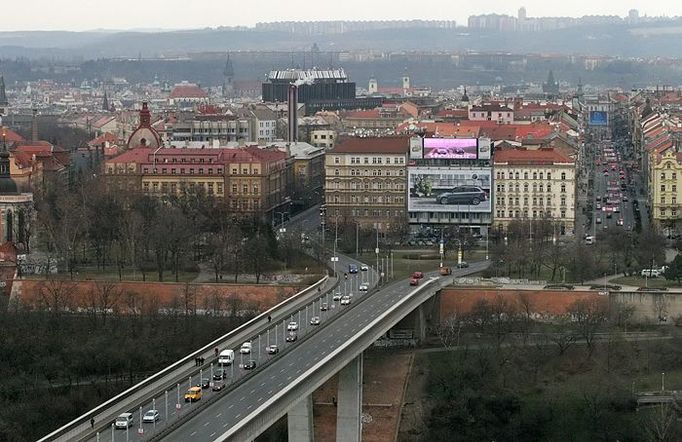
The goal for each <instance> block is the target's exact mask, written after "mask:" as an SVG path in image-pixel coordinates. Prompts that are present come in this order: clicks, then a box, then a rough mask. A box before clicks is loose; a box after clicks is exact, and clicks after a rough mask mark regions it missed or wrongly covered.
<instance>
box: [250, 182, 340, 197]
mask: <svg viewBox="0 0 682 442" xmlns="http://www.w3.org/2000/svg"><path fill="white" fill-rule="evenodd" d="M337 184H338V183H337ZM253 194H254V195H258V184H254V185H253Z"/></svg>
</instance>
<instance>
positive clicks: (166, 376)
mask: <svg viewBox="0 0 682 442" xmlns="http://www.w3.org/2000/svg"><path fill="white" fill-rule="evenodd" d="M328 280H329V276H324V277H323V278H322V279H320V280H319V281H317V282H316V283H315V284H313V285H311V286H310V287H307V288H305V289H303V290H301V291H300V292H298V293H297V294H295V295H293V296H291V297H289V298H287V299H285V300H284V301H282V302H280V303H279V304H277V305H275V306H274V307H272V308H271V309H269V310H267V311H265V312H263V313H261V314H260V315H258V316H256V317H255V318H253V319H251V320H250V321H248V322H246V323H245V324H242V325H241V326H239V327H237V328H236V329H234V330H232V331H231V332H229V333H227V334H225V335H223V336H221V337H220V338H218V339H216V340H214V341H213V342H211V343H209V344H207V345H205V346H204V347H202V348H200V349H199V350H197V351H194V352H192V353H191V354H189V355H187V356H185V357H184V358H182V359H180V360H179V361H177V362H175V363H173V364H171V365H170V366H168V367H166V368H164V369H163V370H161V371H159V372H158V373H156V374H155V375H153V376H151V377H149V378H147V379H145V380H144V381H142V382H140V383H138V384H136V385H134V386H132V387H130V388H129V389H127V390H125V391H124V392H122V393H119V394H118V395H116V396H114V397H113V398H111V399H109V400H108V401H106V402H104V403H102V404H100V405H99V406H97V407H96V408H94V409H92V410H90V411H89V412H87V413H85V414H83V415H81V416H80V417H78V418H76V419H74V420H73V421H71V422H69V423H67V424H66V425H64V426H62V427H60V428H58V429H57V430H55V431H53V432H52V433H50V434H48V435H46V436H44V437H42V438H41V439H39V440H38V442H47V441H62V440H63V441H67V440H74V439H76V440H78V439H80V438H82V437H83V436H85V435H86V434H89V433H91V432H92V431H93V429H92V428H91V425H90V419H91V418H94V419H95V421H96V422H97V423H98V424H101V423H102V422H110V421H113V419H115V418H116V416H118V415H119V414H120V413H123V412H126V411H129V410H132V409H136V408H137V407H139V406H140V405H141V404H142V403H144V402H145V401H146V399H147V398H148V397H149V395H150V394H152V393H153V392H155V391H162V390H163V388H164V387H165V386H167V385H175V381H176V380H177V379H179V378H182V377H184V373H185V372H187V371H192V370H195V369H196V365H195V362H194V359H195V358H197V357H208V358H211V357H214V348H216V347H225V346H228V345H229V346H232V345H234V343H239V342H242V341H243V340H245V339H246V338H248V337H251V336H252V335H254V334H257V333H258V329H259V326H260V327H267V326H268V324H269V322H268V319H267V318H268V316H270V317H271V319H272V320H273V321H277V320H281V319H283V318H284V317H286V316H288V314H290V312H291V311H292V310H294V311H295V310H296V309H297V308H298V307H299V306H300V305H301V304H304V303H305V302H307V301H308V299H307V297H306V295H309V294H313V295H316V294H317V288H318V287H321V286H322V285H324V284H325V283H326V282H327V281H328ZM337 283H338V281H337ZM180 372H182V373H180ZM114 407H115V408H114Z"/></svg>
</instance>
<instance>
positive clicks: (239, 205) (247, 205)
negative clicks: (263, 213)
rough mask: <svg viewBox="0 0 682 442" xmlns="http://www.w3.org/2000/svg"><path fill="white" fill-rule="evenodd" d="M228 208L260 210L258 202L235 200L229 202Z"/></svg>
mask: <svg viewBox="0 0 682 442" xmlns="http://www.w3.org/2000/svg"><path fill="white" fill-rule="evenodd" d="M230 207H232V208H233V209H237V210H258V209H260V200H250V199H236V200H232V201H230Z"/></svg>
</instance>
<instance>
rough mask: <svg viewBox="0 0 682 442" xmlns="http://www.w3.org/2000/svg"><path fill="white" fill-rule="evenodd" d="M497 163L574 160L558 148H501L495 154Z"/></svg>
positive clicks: (561, 162)
mask: <svg viewBox="0 0 682 442" xmlns="http://www.w3.org/2000/svg"><path fill="white" fill-rule="evenodd" d="M494 163H495V164H573V160H572V159H570V158H569V157H567V156H566V155H564V154H563V153H561V152H559V151H558V150H556V149H548V148H541V149H523V148H521V149H500V150H496V151H495V154H494Z"/></svg>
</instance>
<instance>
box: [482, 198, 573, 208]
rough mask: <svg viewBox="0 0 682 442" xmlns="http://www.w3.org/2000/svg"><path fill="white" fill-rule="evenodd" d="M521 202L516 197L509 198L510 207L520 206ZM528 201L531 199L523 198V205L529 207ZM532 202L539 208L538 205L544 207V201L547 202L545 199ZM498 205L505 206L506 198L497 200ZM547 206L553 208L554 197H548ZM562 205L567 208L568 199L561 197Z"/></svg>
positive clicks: (535, 199) (536, 199)
mask: <svg viewBox="0 0 682 442" xmlns="http://www.w3.org/2000/svg"><path fill="white" fill-rule="evenodd" d="M519 201H520V198H518V197H516V198H512V197H509V204H508V205H510V206H511V205H516V206H518V205H520V204H519ZM528 201H530V199H529V198H528V197H527V196H525V197H523V205H524V206H527V205H528ZM532 201H533V205H534V206H537V205H538V203H540V205H541V206H542V205H544V204H543V201H545V200H544V199H543V198H533V199H532ZM496 203H497V205H498V206H502V205H504V204H505V198H504V197H502V198H497V200H496ZM547 205H548V206H551V205H552V197H551V196H548V197H547ZM561 205H562V206H565V205H566V197H561Z"/></svg>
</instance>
